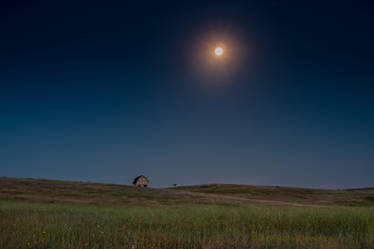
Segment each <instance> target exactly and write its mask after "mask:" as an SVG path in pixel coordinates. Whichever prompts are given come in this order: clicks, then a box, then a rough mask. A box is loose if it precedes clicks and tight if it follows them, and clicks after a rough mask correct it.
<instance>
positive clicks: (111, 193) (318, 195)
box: [0, 177, 374, 206]
mask: <svg viewBox="0 0 374 249" xmlns="http://www.w3.org/2000/svg"><path fill="white" fill-rule="evenodd" d="M0 199H2V200H27V201H32V202H65V203H86V204H89V203H91V204H108V205H130V206H137V205H142V206H144V205H145V206H170V205H183V204H240V203H258V202H263V203H267V204H281V205H319V206H324V205H346V206H374V192H373V189H350V190H326V189H306V188H290V187H271V186H251V185H231V184H209V185H195V186H182V187H174V188H166V189H155V188H136V187H133V186H128V185H116V184H102V183H91V182H72V181H58V180H44V179H23V178H7V177H2V178H0Z"/></svg>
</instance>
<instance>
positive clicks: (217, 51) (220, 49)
mask: <svg viewBox="0 0 374 249" xmlns="http://www.w3.org/2000/svg"><path fill="white" fill-rule="evenodd" d="M214 53H215V54H216V55H217V56H221V55H222V54H223V48H221V47H217V48H216V49H215V50H214Z"/></svg>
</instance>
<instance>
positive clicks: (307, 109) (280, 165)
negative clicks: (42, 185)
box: [0, 0, 374, 188]
mask: <svg viewBox="0 0 374 249" xmlns="http://www.w3.org/2000/svg"><path fill="white" fill-rule="evenodd" d="M373 11H374V4H373V3H371V2H370V1H353V0H352V1H344V0H341V1H276V0H274V1H185V2H184V1H183V3H180V2H179V1H170V2H158V1H154V2H151V3H147V2H140V1H139V4H128V3H126V1H118V2H114V1H99V2H95V1H72V2H69V1H8V2H6V1H2V2H1V3H0V30H1V33H0V38H1V39H0V175H1V176H13V177H33V178H54V179H69V180H90V181H100V182H112V183H122V184H130V183H131V180H132V179H133V177H135V176H137V175H139V174H144V175H146V176H148V177H149V178H150V180H151V183H152V185H153V186H156V187H160V186H170V185H171V184H173V183H177V184H198V183H239V184H261V185H287V186H305V187H328V188H345V187H347V188H348V187H363V186H374V85H373V83H374V46H373V44H374V32H373V24H374V15H373ZM215 39H217V41H218V40H219V41H220V42H222V41H223V42H226V43H227V44H226V45H227V46H228V47H229V48H230V49H231V50H232V51H233V52H232V53H231V55H235V56H233V59H232V60H227V61H226V62H224V64H223V65H220V66H214V65H213V66H212V65H210V66H209V67H208V66H206V65H205V64H204V63H205V62H204V58H203V57H204V56H205V55H203V54H204V53H205V52H206V51H204V49H205V46H206V44H209V46H210V43H211V42H215ZM212 46H213V45H212ZM230 46H231V47H230ZM227 53H228V54H230V53H229V51H228V52H227ZM205 59H206V58H205ZM211 59H213V57H212V58H211ZM208 71H209V72H208Z"/></svg>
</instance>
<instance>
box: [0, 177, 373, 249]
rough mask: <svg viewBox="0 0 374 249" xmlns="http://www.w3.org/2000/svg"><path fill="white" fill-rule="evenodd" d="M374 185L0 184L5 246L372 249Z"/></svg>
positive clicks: (1, 244)
mask: <svg viewBox="0 0 374 249" xmlns="http://www.w3.org/2000/svg"><path fill="white" fill-rule="evenodd" d="M373 196H374V193H373V189H350V190H323V189H302V188H287V187H269V186H249V185H226V184H210V185H197V186H183V187H175V188H166V189H152V188H148V189H143V188H136V187H132V186H126V185H115V184H99V183H89V182H67V181H56V180H40V179H19V178H0V248H1V249H24V248H27V249H41V248H49V249H72V248H83V249H92V248H95V249H109V248H116V249H121V248H123V249H150V248H152V249H176V248H178V249H227V248H236V249H244V248H245V249H263V248H266V249H279V248H285V249H286V248H292V249H297V248H303V249H322V248H323V249H337V248H339V249H352V248H361V249H371V248H373V245H374V205H373Z"/></svg>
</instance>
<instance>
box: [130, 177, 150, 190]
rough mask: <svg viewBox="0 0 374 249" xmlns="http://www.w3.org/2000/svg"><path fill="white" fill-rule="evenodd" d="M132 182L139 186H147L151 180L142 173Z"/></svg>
mask: <svg viewBox="0 0 374 249" xmlns="http://www.w3.org/2000/svg"><path fill="white" fill-rule="evenodd" d="M132 184H134V185H135V186H137V187H143V188H146V187H148V185H149V180H148V179H147V177H145V176H143V175H141V176H138V177H136V178H135V179H134V181H133V182H132Z"/></svg>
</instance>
